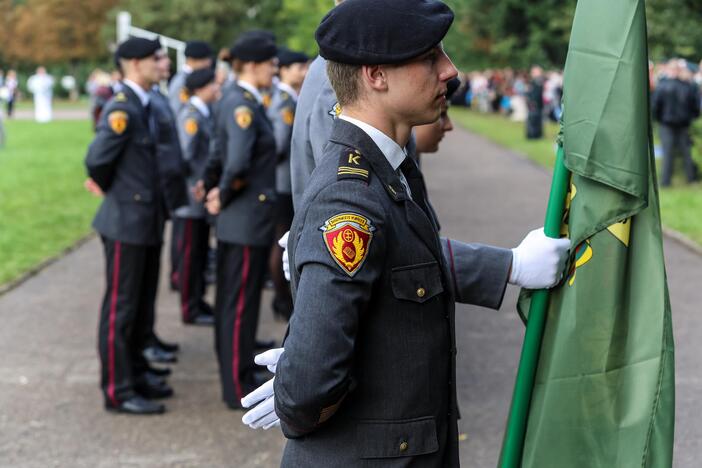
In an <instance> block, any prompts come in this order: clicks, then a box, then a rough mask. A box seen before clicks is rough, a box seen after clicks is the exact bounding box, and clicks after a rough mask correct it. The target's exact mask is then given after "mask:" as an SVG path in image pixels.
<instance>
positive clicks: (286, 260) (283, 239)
mask: <svg viewBox="0 0 702 468" xmlns="http://www.w3.org/2000/svg"><path fill="white" fill-rule="evenodd" d="M289 234H290V231H288V232H286V233H285V234H283V237H281V238H280V240H279V241H278V245H279V246H281V247H282V248H283V274H284V275H285V279H286V280H288V281H290V259H289V258H288V235H289Z"/></svg>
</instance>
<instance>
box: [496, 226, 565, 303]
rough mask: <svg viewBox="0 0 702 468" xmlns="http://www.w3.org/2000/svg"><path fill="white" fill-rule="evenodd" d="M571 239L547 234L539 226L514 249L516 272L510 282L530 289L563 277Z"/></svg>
mask: <svg viewBox="0 0 702 468" xmlns="http://www.w3.org/2000/svg"><path fill="white" fill-rule="evenodd" d="M569 248H570V239H552V238H550V237H546V234H544V229H543V228H541V229H535V230H533V231H531V232H530V233H529V234H527V236H526V237H525V238H524V240H523V241H522V243H521V244H519V246H518V247H517V248H515V249H512V274H511V275H510V277H509V282H510V283H512V284H516V285H517V286H521V287H522V288H526V289H547V288H551V287H553V286H555V285H556V284H557V283H558V282H559V281H560V279H561V276H562V273H563V268H564V267H565V262H566V260H567V259H568V249H569Z"/></svg>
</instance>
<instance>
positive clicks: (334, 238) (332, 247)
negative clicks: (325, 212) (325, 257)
mask: <svg viewBox="0 0 702 468" xmlns="http://www.w3.org/2000/svg"><path fill="white" fill-rule="evenodd" d="M319 229H320V231H322V238H323V240H324V244H325V245H326V246H327V250H329V253H330V254H331V256H332V258H333V259H334V261H335V262H336V264H337V265H339V266H340V267H341V269H342V270H343V271H344V273H346V274H347V275H349V276H353V275H355V274H356V273H357V272H358V270H359V269H360V268H361V265H363V262H364V261H365V260H366V258H368V249H369V247H370V243H371V240H373V231H375V228H374V227H373V226H372V225H371V222H370V221H369V220H368V218H366V217H365V216H361V215H359V214H356V213H340V214H338V215H336V216H332V217H331V218H329V219H328V220H326V221H325V222H324V226H322V227H320V228H319Z"/></svg>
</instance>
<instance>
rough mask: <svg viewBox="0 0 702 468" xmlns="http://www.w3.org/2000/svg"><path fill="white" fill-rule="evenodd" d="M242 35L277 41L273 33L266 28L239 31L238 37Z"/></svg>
mask: <svg viewBox="0 0 702 468" xmlns="http://www.w3.org/2000/svg"><path fill="white" fill-rule="evenodd" d="M242 37H255V38H257V39H266V40H269V41H271V42H273V43H275V42H277V40H276V37H275V34H274V33H273V32H272V31H268V30H266V29H250V30H248V31H245V32H243V33H241V35H240V36H239V38H242Z"/></svg>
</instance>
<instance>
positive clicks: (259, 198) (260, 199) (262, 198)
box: [258, 194, 266, 202]
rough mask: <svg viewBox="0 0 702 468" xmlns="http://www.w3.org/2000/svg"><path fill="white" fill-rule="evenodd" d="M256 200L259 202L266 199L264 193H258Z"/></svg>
mask: <svg viewBox="0 0 702 468" xmlns="http://www.w3.org/2000/svg"><path fill="white" fill-rule="evenodd" d="M258 201H260V202H264V201H266V196H265V195H264V194H261V195H259V196H258Z"/></svg>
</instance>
